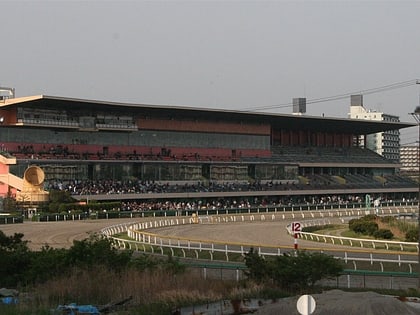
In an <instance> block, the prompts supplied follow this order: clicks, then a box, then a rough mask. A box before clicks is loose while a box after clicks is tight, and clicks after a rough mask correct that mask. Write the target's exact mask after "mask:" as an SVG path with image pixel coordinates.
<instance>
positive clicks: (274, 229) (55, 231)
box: [0, 219, 313, 250]
mask: <svg viewBox="0 0 420 315" xmlns="http://www.w3.org/2000/svg"><path fill="white" fill-rule="evenodd" d="M141 220H142V219H109V220H82V221H60V222H24V223H21V224H7V225H0V230H1V231H3V232H4V233H5V234H6V235H13V234H14V233H22V234H24V240H27V241H29V243H28V246H29V248H30V249H33V250H37V249H40V248H41V247H42V246H44V245H48V246H50V247H52V248H69V247H70V246H71V245H72V244H73V241H74V240H83V239H86V238H88V237H89V234H90V233H95V232H99V231H100V230H101V229H102V228H104V227H107V226H111V225H115V224H121V223H127V222H137V221H141ZM143 220H144V219H143ZM286 224H287V221H282V222H278V221H277V222H264V223H262V222H255V223H245V224H241V223H231V224H199V225H193V226H192V225H181V226H172V227H165V228H159V229H154V232H156V233H158V234H163V235H177V236H184V237H192V238H199V239H209V240H215V241H229V242H244V243H257V244H266V245H284V246H293V238H291V237H290V236H289V235H287V232H286V229H285V225H286ZM300 242H302V243H305V242H304V241H300ZM309 244H310V242H308V245H309ZM302 245H303V244H302ZM312 245H313V244H312Z"/></svg>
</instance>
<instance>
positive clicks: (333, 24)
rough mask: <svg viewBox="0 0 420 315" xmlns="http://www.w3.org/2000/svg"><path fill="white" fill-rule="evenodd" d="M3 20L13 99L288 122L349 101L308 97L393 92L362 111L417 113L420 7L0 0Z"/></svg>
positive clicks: (333, 111) (371, 98)
mask: <svg viewBox="0 0 420 315" xmlns="http://www.w3.org/2000/svg"><path fill="white" fill-rule="evenodd" d="M0 12H1V20H0V25H1V28H0V29H1V49H0V56H1V69H0V86H7V87H14V88H15V89H16V94H17V96H18V97H20V96H28V95H38V94H45V95H54V96H62V97H74V98H87V99H95V100H105V101H117V102H128V103H139V104H161V105H167V104H169V105H180V106H192V107H208V108H223V109H226V108H227V109H234V110H259V111H266V112H272V113H286V114H290V113H291V112H292V108H291V107H288V106H284V105H287V104H289V103H290V102H291V100H292V98H294V97H306V98H307V100H308V105H307V114H308V115H322V114H324V115H325V116H329V117H347V113H348V112H349V106H350V99H349V98H348V97H346V98H343V99H339V100H336V101H329V102H320V103H313V104H310V101H311V100H314V99H319V98H324V97H326V98H328V97H331V96H336V95H349V94H357V93H361V92H363V91H367V90H373V92H375V91H377V88H380V87H384V86H392V87H398V88H392V89H388V88H386V89H384V91H380V92H379V91H377V92H376V93H371V94H368V93H365V95H364V106H365V107H366V108H367V109H373V110H378V111H383V112H386V113H389V114H394V115H398V116H400V119H401V121H404V122H414V120H413V118H412V117H411V116H410V115H409V114H408V113H410V112H412V111H413V110H414V108H415V107H416V106H417V105H420V103H419V102H420V84H415V81H416V80H420V0H419V1H263V0H261V1H199V0H197V1H177V0H172V1H169V0H168V1H38V0H33V1H5V0H0ZM400 82H408V83H407V84H402V85H401V86H400V85H398V84H397V83H400ZM395 84H397V85H395ZM417 137H418V134H417V130H416V128H409V129H407V130H405V131H403V142H414V141H416V140H417Z"/></svg>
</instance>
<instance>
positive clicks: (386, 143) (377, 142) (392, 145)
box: [349, 95, 400, 163]
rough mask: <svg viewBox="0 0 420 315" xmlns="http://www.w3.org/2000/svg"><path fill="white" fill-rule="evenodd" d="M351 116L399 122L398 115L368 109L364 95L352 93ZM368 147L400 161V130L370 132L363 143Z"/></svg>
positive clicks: (397, 161)
mask: <svg viewBox="0 0 420 315" xmlns="http://www.w3.org/2000/svg"><path fill="white" fill-rule="evenodd" d="M349 118H351V119H364V120H373V121H386V122H399V121H400V119H399V117H398V116H394V115H388V114H385V113H382V112H378V111H374V110H367V109H366V108H365V107H363V95H352V96H351V105H350V113H349ZM363 145H365V146H366V147H367V148H368V149H370V150H372V151H374V152H376V153H378V154H380V155H382V156H383V157H385V158H386V159H388V160H391V161H394V162H396V163H399V162H400V132H399V130H388V131H382V132H377V133H374V134H369V135H367V136H366V138H365V143H363Z"/></svg>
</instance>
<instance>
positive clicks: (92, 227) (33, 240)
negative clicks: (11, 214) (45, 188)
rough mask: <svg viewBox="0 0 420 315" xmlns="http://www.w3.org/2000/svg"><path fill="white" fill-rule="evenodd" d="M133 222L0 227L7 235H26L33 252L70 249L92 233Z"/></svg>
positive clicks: (127, 220) (82, 222)
mask: <svg viewBox="0 0 420 315" xmlns="http://www.w3.org/2000/svg"><path fill="white" fill-rule="evenodd" d="M132 221H133V219H110V220H83V221H60V222H24V223H21V224H7V225H0V231H3V232H4V233H5V234H6V235H13V234H14V233H22V234H24V240H27V241H29V243H28V246H29V248H30V249H33V250H37V249H40V248H41V247H42V246H44V245H49V246H50V247H53V248H69V247H71V246H72V244H73V241H74V240H83V239H86V238H88V237H89V234H90V233H95V232H99V231H100V230H101V229H102V228H104V227H107V226H111V225H115V224H119V223H124V222H132Z"/></svg>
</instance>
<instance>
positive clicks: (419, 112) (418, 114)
mask: <svg viewBox="0 0 420 315" xmlns="http://www.w3.org/2000/svg"><path fill="white" fill-rule="evenodd" d="M411 115H412V116H413V117H414V119H415V120H416V122H417V129H418V133H419V136H418V141H417V166H418V175H417V181H418V185H419V192H418V198H417V203H418V211H417V226H418V230H419V232H418V235H417V238H418V245H417V247H418V266H417V273H418V285H417V287H418V288H420V106H417V107H416V109H415V110H414V113H411Z"/></svg>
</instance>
